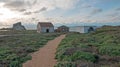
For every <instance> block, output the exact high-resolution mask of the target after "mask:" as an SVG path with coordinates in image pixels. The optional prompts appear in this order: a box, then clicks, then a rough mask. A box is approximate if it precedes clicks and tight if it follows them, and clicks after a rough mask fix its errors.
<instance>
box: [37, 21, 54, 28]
mask: <svg viewBox="0 0 120 67" xmlns="http://www.w3.org/2000/svg"><path fill="white" fill-rule="evenodd" d="M38 24H39V25H40V26H41V27H54V26H53V24H52V23H51V22H38Z"/></svg>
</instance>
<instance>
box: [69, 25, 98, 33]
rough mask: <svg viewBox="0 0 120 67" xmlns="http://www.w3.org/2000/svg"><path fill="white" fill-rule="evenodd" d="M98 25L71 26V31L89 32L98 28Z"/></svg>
mask: <svg viewBox="0 0 120 67" xmlns="http://www.w3.org/2000/svg"><path fill="white" fill-rule="evenodd" d="M96 28H97V27H96V26H76V27H71V28H70V32H79V33H89V32H92V31H95V30H96Z"/></svg>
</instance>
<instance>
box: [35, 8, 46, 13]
mask: <svg viewBox="0 0 120 67" xmlns="http://www.w3.org/2000/svg"><path fill="white" fill-rule="evenodd" d="M47 9H48V8H46V7H42V8H41V9H40V10H37V11H34V13H40V12H43V11H46V10H47Z"/></svg>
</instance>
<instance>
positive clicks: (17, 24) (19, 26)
mask: <svg viewBox="0 0 120 67" xmlns="http://www.w3.org/2000/svg"><path fill="white" fill-rule="evenodd" d="M13 30H26V29H25V27H24V26H23V25H22V24H21V22H18V23H15V24H13Z"/></svg>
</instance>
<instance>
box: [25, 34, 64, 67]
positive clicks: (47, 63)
mask: <svg viewBox="0 0 120 67" xmlns="http://www.w3.org/2000/svg"><path fill="white" fill-rule="evenodd" d="M64 38H65V35H61V36H59V37H57V38H55V39H54V40H51V41H49V42H48V43H47V44H46V45H45V46H44V47H43V48H40V50H39V51H37V52H35V53H33V54H32V60H30V61H28V62H26V63H24V64H23V67H54V65H55V64H56V60H55V53H56V48H57V47H58V45H59V43H60V42H61V40H62V39H64Z"/></svg>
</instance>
